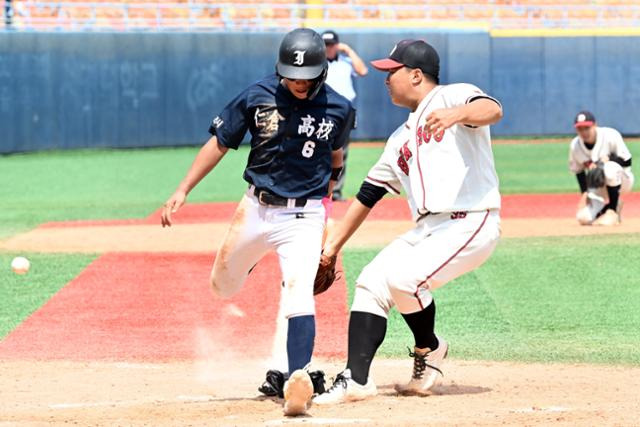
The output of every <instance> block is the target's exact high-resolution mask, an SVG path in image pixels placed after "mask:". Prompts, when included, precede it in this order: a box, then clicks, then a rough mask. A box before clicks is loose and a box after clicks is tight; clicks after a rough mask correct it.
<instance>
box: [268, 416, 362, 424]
mask: <svg viewBox="0 0 640 427" xmlns="http://www.w3.org/2000/svg"><path fill="white" fill-rule="evenodd" d="M371 421H372V420H371V419H367V418H311V417H309V418H284V419H279V420H271V421H266V422H265V423H264V425H265V426H282V425H293V424H311V425H313V424H319V425H327V424H330V425H333V424H366V423H370V422H371Z"/></svg>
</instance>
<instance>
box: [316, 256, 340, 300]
mask: <svg viewBox="0 0 640 427" xmlns="http://www.w3.org/2000/svg"><path fill="white" fill-rule="evenodd" d="M337 260H338V256H337V255H334V256H331V257H329V256H326V255H320V264H319V265H318V271H317V272H316V280H315V282H314V283H313V294H314V295H318V294H321V293H323V292H325V291H326V290H327V289H329V288H330V287H331V285H333V282H334V281H335V280H336V262H337Z"/></svg>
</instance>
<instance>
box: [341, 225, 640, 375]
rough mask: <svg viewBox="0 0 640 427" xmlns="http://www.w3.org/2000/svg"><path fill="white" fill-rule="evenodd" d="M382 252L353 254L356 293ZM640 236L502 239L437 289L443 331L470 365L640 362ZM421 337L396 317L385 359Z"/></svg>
mask: <svg viewBox="0 0 640 427" xmlns="http://www.w3.org/2000/svg"><path fill="white" fill-rule="evenodd" d="M376 253H377V250H348V251H346V252H345V253H344V258H345V259H344V261H345V264H346V265H347V266H348V268H347V269H346V270H347V271H346V277H347V281H348V283H349V289H350V296H349V298H350V301H351V298H352V292H353V285H354V283H355V280H356V278H357V275H358V273H359V272H360V270H361V269H362V267H363V266H364V265H366V264H367V263H368V262H369V261H370V260H371V259H372V258H373V257H374V256H375V254H376ZM638 265H640V234H630V235H619V234H617V235H601V236H589V237H553V238H551V237H550V238H527V239H503V240H502V241H501V242H500V244H499V245H498V248H497V249H496V251H495V253H494V254H493V255H492V257H491V258H490V259H489V261H487V263H485V264H484V265H483V266H482V267H480V268H479V269H478V270H476V271H474V272H471V273H469V274H467V275H465V276H462V277H460V278H458V279H456V280H454V281H453V282H451V283H448V284H447V285H445V286H444V287H442V288H440V289H438V290H436V291H435V293H434V295H435V298H436V303H437V305H436V307H437V317H436V332H437V333H439V334H441V335H442V336H443V337H445V338H446V339H448V340H449V342H450V345H451V349H450V350H451V353H450V354H451V355H452V356H453V357H456V358H463V359H486V360H519V361H542V362H593V363H622V364H638V363H640V275H639V274H638V273H639V270H638V269H639V267H638ZM412 345H413V340H412V336H411V334H410V332H409V330H408V328H407V326H406V325H405V323H404V320H403V319H402V317H401V316H400V315H399V314H398V313H397V311H395V310H393V311H392V314H391V316H390V318H389V325H388V331H387V337H386V340H385V342H384V344H383V345H382V347H381V348H380V351H379V354H381V355H385V356H403V355H406V354H407V350H406V348H407V346H412Z"/></svg>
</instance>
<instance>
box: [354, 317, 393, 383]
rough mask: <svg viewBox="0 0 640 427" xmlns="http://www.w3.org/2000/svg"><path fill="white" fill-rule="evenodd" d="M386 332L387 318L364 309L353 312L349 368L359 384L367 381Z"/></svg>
mask: <svg viewBox="0 0 640 427" xmlns="http://www.w3.org/2000/svg"><path fill="white" fill-rule="evenodd" d="M386 333H387V319H386V318H384V317H382V316H377V315H375V314H371V313H365V312H362V311H352V312H351V316H350V317H349V356H348V359H347V369H350V370H351V379H352V380H354V381H355V382H357V383H358V384H360V385H365V384H366V383H367V378H369V368H370V367H371V361H372V360H373V356H375V354H376V351H377V350H378V347H380V344H382V341H383V340H384V336H385V334H386Z"/></svg>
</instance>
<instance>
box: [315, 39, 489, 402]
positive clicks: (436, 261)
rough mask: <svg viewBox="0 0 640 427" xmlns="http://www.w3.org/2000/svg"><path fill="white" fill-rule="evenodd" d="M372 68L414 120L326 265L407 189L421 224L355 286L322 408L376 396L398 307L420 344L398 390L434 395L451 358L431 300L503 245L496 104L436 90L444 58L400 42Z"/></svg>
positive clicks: (395, 139) (355, 207)
mask: <svg viewBox="0 0 640 427" xmlns="http://www.w3.org/2000/svg"><path fill="white" fill-rule="evenodd" d="M371 64H372V65H373V66H374V67H375V68H376V69H378V70H381V71H386V72H388V76H387V78H386V86H387V88H388V90H389V95H390V97H391V100H392V102H393V103H394V104H396V105H399V106H403V107H406V108H409V109H410V110H411V113H410V114H409V117H408V119H407V121H406V122H405V123H403V124H402V125H400V127H398V129H396V131H395V132H393V134H392V135H391V136H390V137H389V139H388V141H387V144H386V147H385V150H384V152H383V154H382V156H381V157H380V159H379V160H378V162H377V163H376V164H375V165H374V166H373V167H372V168H371V170H370V171H369V174H368V176H367V178H366V179H365V180H364V182H363V183H362V185H361V187H360V191H359V193H358V195H357V196H356V200H354V201H353V203H352V204H351V206H350V207H349V209H348V211H347V213H346V214H345V217H344V219H343V221H341V222H340V223H339V224H338V225H337V226H336V227H335V229H333V230H331V231H330V232H329V236H328V238H327V242H326V243H325V246H324V253H323V256H332V255H334V254H336V253H337V252H338V251H339V250H340V249H341V248H342V246H343V245H344V243H345V242H346V241H347V239H348V238H349V237H350V236H351V235H352V234H353V232H354V231H355V230H356V229H357V228H358V227H359V225H360V224H361V223H362V222H363V221H364V219H365V218H366V216H367V215H368V213H369V212H370V210H371V208H372V207H373V206H374V204H375V203H376V202H377V201H378V200H380V199H381V198H382V197H383V196H384V195H385V194H386V193H387V192H391V193H395V194H399V193H400V190H401V189H404V191H405V192H406V194H407V199H408V202H409V207H410V209H411V212H412V214H413V219H414V221H415V222H416V224H415V227H414V228H413V229H412V230H410V231H409V232H407V233H405V234H403V235H401V236H399V237H397V238H396V239H395V240H394V241H392V242H391V243H390V244H389V245H388V246H387V247H385V248H384V249H383V250H382V251H381V252H380V253H379V254H378V255H377V256H376V257H375V259H374V260H373V261H372V262H371V263H370V264H369V265H367V266H366V267H365V268H364V269H363V271H362V273H361V274H360V276H359V277H358V279H357V282H356V290H355V296H354V300H353V305H352V307H351V316H350V319H349V344H348V361H347V366H346V369H345V370H344V371H343V372H341V373H340V374H338V375H337V377H336V379H335V381H334V384H333V386H332V387H330V388H329V389H328V390H327V392H325V393H323V394H321V395H319V396H317V397H316V398H314V403H315V404H318V405H323V404H334V403H340V402H345V401H353V400H360V399H364V398H366V397H368V396H372V395H375V394H376V386H375V385H374V382H373V380H372V379H371V378H370V377H369V368H370V365H371V361H372V359H373V357H374V355H375V353H376V351H377V349H378V347H379V346H380V344H381V343H382V341H383V339H384V336H385V333H386V326H387V315H388V313H389V310H391V308H392V307H394V306H395V307H396V308H397V309H398V311H399V312H400V313H401V314H402V316H403V317H404V319H405V321H406V322H407V325H408V326H409V328H410V329H411V331H412V332H413V335H414V339H415V348H414V351H412V352H410V356H411V357H413V362H414V363H413V373H412V376H411V379H410V380H409V382H408V383H405V384H401V385H397V386H396V390H397V391H398V392H400V393H402V394H418V395H422V394H428V393H429V390H430V389H431V388H432V387H433V385H434V384H435V383H436V380H437V379H438V377H439V376H440V375H441V364H442V361H443V359H444V358H445V356H446V355H447V350H448V344H447V342H446V341H445V340H444V339H443V338H441V337H438V336H436V335H435V333H434V321H435V303H434V300H433V296H432V293H431V291H432V290H433V289H436V288H438V287H440V286H442V285H444V284H446V283H447V282H449V281H451V280H453V279H455V278H456V277H458V276H460V275H462V274H464V273H466V272H468V271H471V270H473V269H475V268H477V267H478V266H480V265H481V264H482V263H484V262H485V261H486V260H487V258H489V256H490V255H491V253H492V252H493V250H494V248H495V246H496V244H497V242H498V239H499V235H500V215H499V210H500V193H499V191H498V177H497V175H496V171H495V167H494V161H493V154H492V151H491V139H490V133H489V125H490V124H493V123H496V122H497V121H498V120H500V119H501V117H502V107H501V105H500V103H499V102H498V101H497V100H495V99H493V98H491V97H490V96H488V95H486V94H485V93H483V92H482V91H481V90H480V89H478V88H477V87H475V86H473V85H471V84H452V85H439V84H438V83H439V79H438V74H439V69H440V65H439V57H438V54H437V52H436V51H435V49H434V48H433V47H432V46H430V45H429V44H428V43H426V42H424V41H421V40H403V41H401V42H399V43H398V44H397V45H396V46H395V47H394V48H393V50H392V51H391V53H390V56H389V57H388V58H386V59H381V60H377V61H373V62H372V63H371Z"/></svg>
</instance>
